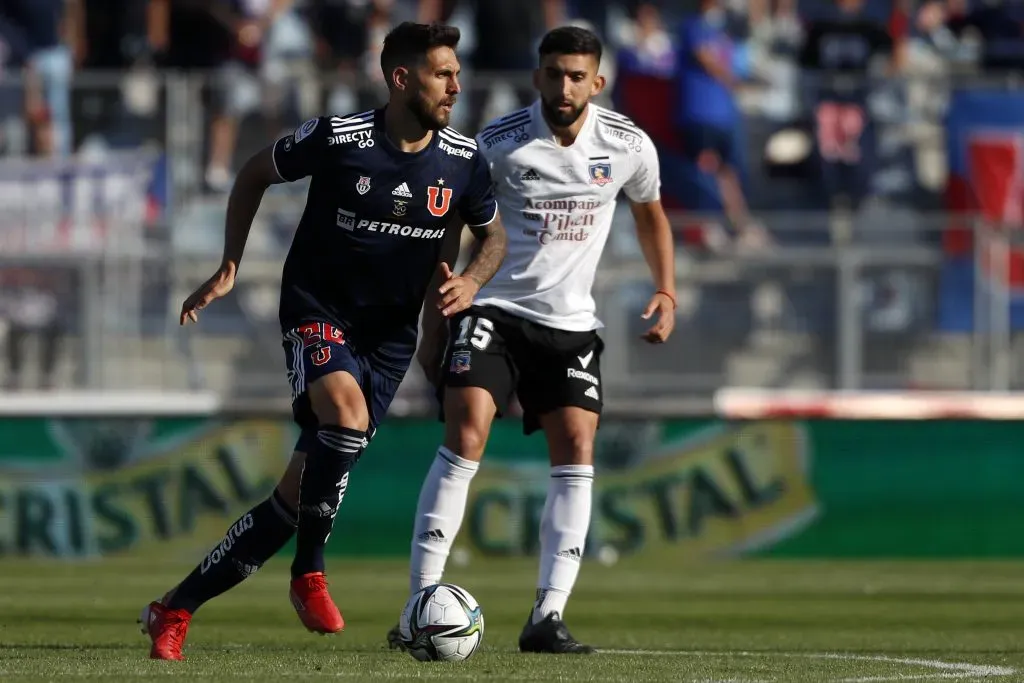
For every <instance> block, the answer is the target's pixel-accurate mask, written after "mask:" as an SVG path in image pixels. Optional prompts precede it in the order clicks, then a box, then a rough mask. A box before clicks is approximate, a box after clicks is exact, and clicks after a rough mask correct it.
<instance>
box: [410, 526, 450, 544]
mask: <svg viewBox="0 0 1024 683" xmlns="http://www.w3.org/2000/svg"><path fill="white" fill-rule="evenodd" d="M416 538H418V539H419V540H421V541H435V542H437V543H444V541H445V540H446V539H445V537H444V532H442V531H441V530H440V529H431V530H430V531H424V532H423V533H422V534H420V535H419V536H417V537H416Z"/></svg>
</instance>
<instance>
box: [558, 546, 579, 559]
mask: <svg viewBox="0 0 1024 683" xmlns="http://www.w3.org/2000/svg"><path fill="white" fill-rule="evenodd" d="M556 555H557V556H558V557H568V558H569V559H570V560H576V561H577V562H579V561H580V560H582V559H583V553H582V552H581V551H580V549H579V548H569V549H568V550H560V551H558V552H557V553H556Z"/></svg>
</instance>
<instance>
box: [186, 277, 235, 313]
mask: <svg viewBox="0 0 1024 683" xmlns="http://www.w3.org/2000/svg"><path fill="white" fill-rule="evenodd" d="M234 286H235V268H234V266H230V265H228V266H221V268H220V270H218V271H217V272H216V273H214V274H213V277H211V278H210V279H209V280H207V281H206V282H204V283H203V284H202V285H200V286H199V289H197V290H196V291H194V292H192V294H191V295H189V297H188V298H187V299H185V303H183V304H182V305H181V319H180V320H179V324H181V325H186V324H188V322H189V321H190V320H191V321H192V322H197V321H198V320H199V316H198V312H199V311H201V310H203V309H204V308H206V307H207V306H209V305H210V302H212V301H214V300H215V299H219V298H221V297H222V296H224V295H225V294H227V293H228V292H230V291H231V288H232V287H234Z"/></svg>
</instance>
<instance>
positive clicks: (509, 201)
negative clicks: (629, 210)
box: [474, 100, 661, 332]
mask: <svg viewBox="0 0 1024 683" xmlns="http://www.w3.org/2000/svg"><path fill="white" fill-rule="evenodd" d="M584 115H585V116H586V120H585V121H584V123H583V127H582V128H581V129H580V132H579V135H578V136H577V137H576V140H575V142H574V143H573V144H572V145H570V146H568V147H563V146H562V145H560V144H559V142H558V141H557V139H556V138H555V137H554V134H553V133H552V132H551V129H550V128H549V126H548V124H547V122H546V121H545V120H544V117H543V115H542V114H541V108H540V101H539V100H538V101H537V102H535V103H534V104H533V105H532V106H530V107H528V108H526V109H521V110H519V111H517V112H513V113H512V114H509V115H508V116H504V117H502V118H500V119H498V120H496V121H494V122H493V123H491V124H490V125H488V126H487V127H485V128H484V129H483V131H481V133H480V134H479V135H478V136H477V144H478V147H479V149H480V150H481V151H482V152H483V155H484V158H485V159H486V161H487V162H488V164H489V166H490V169H491V176H492V178H493V179H494V185H495V197H496V199H497V202H498V208H499V210H500V212H501V218H502V222H503V223H504V225H505V229H506V231H507V232H508V254H507V255H506V256H505V261H504V263H502V265H501V269H500V270H498V272H497V273H496V274H495V276H494V277H493V278H492V279H491V281H490V282H488V283H487V284H486V285H485V286H484V287H483V289H481V290H480V292H479V294H477V297H476V300H475V302H474V303H476V304H479V305H488V306H496V307H498V308H501V309H503V310H505V311H508V312H509V313H512V314H514V315H518V316H520V317H523V318H526V319H527V320H531V321H533V322H536V323H539V324H541V325H545V326H547V327H553V328H555V329H559V330H568V331H574V332H581V331H587V330H594V329H597V328H599V327H601V326H602V325H601V322H600V321H599V320H598V319H597V317H596V316H595V309H596V306H595V304H594V298H593V296H592V295H591V289H592V287H593V284H594V275H595V273H596V272H597V264H598V261H600V259H601V253H602V252H603V251H604V245H605V243H606V242H607V241H608V234H609V231H610V230H611V224H612V217H613V215H614V212H615V204H616V198H617V196H618V194H619V191H620V190H621V191H623V192H625V194H626V197H628V198H629V199H630V200H631V201H633V202H638V203H645V202H652V201H655V200H657V199H659V198H660V188H661V177H660V173H659V170H658V153H657V151H656V150H655V149H654V143H652V142H651V139H650V138H649V137H648V136H647V134H646V133H645V132H644V131H642V130H641V129H640V128H639V127H637V125H636V124H634V123H633V122H632V121H630V120H629V119H628V118H626V117H625V116H623V115H621V114H617V113H615V112H613V111H611V110H609V109H605V108H603V107H598V106H597V105H594V104H589V105H588V106H587V110H586V112H585V114H584Z"/></svg>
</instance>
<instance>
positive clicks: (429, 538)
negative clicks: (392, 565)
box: [409, 446, 480, 595]
mask: <svg viewBox="0 0 1024 683" xmlns="http://www.w3.org/2000/svg"><path fill="white" fill-rule="evenodd" d="M479 467H480V464H479V463H476V462H473V461H472V460H466V459H465V458H460V457H459V456H457V455H456V454H455V453H452V452H451V451H450V450H448V449H447V448H445V447H444V446H441V447H440V448H438V449H437V456H436V457H435V458H434V462H433V464H432V465H431V466H430V471H429V472H427V477H426V479H424V480H423V486H422V487H421V488H420V499H419V502H418V503H417V505H416V520H415V522H414V525H413V532H412V557H411V561H410V567H409V592H410V595H411V594H413V593H416V592H417V591H419V590H420V589H421V588H426V587H427V586H432V585H434V584H435V583H438V582H439V581H440V580H441V575H442V574H444V566H445V564H446V563H447V562H448V553H449V552H451V548H452V542H453V541H454V540H455V536H456V534H458V533H459V528H460V527H461V526H462V518H463V516H465V513H466V499H467V498H468V496H469V484H470V482H471V481H473V475H475V474H476V471H477V469H478V468H479Z"/></svg>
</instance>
